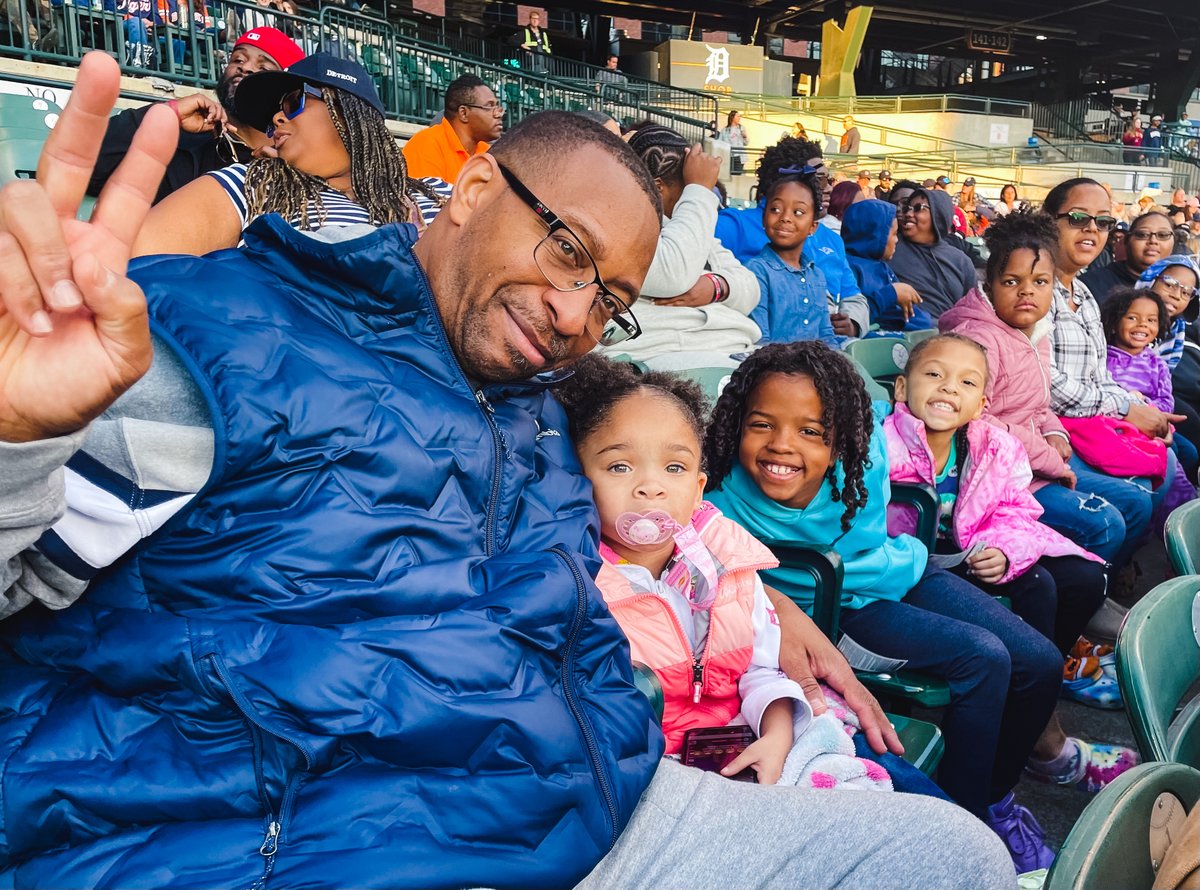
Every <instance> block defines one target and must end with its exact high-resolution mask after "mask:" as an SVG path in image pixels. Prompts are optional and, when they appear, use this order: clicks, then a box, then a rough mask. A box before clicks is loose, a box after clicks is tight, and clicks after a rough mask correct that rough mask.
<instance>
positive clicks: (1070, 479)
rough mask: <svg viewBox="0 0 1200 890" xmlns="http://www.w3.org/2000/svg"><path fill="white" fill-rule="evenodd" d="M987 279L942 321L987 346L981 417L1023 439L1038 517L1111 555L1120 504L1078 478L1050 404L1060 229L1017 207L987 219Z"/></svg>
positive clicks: (1118, 536) (1119, 528)
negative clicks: (1051, 317)
mask: <svg viewBox="0 0 1200 890" xmlns="http://www.w3.org/2000/svg"><path fill="white" fill-rule="evenodd" d="M985 237H986V238H987V242H988V246H989V247H990V248H991V255H990V256H989V257H988V265H987V284H986V286H985V289H984V290H979V289H975V290H972V291H971V292H970V293H968V294H967V295H966V296H965V297H963V298H962V299H961V300H959V301H958V303H956V304H955V305H954V307H953V308H952V309H950V310H948V311H947V312H945V313H943V314H942V316H941V318H939V319H938V328H939V329H940V330H941V331H943V332H951V331H952V332H954V333H956V334H962V335H963V336H965V337H968V338H970V339H971V340H974V341H975V342H976V343H979V344H981V345H982V346H983V347H984V348H985V349H986V350H987V356H988V370H989V374H988V381H987V388H986V392H985V395H986V396H987V402H986V408H985V410H984V415H983V417H984V419H985V420H986V421H987V422H988V423H990V424H992V425H994V426H996V427H998V428H1000V429H1002V430H1004V431H1005V432H1007V433H1010V434H1012V435H1013V436H1014V437H1016V439H1017V440H1019V441H1020V443H1021V444H1022V445H1023V446H1024V447H1025V452H1026V454H1027V455H1028V459H1029V466H1030V469H1031V470H1032V479H1031V481H1030V485H1029V488H1030V491H1031V492H1032V493H1033V496H1034V497H1035V498H1037V501H1038V503H1039V504H1041V506H1042V510H1043V514H1042V518H1041V521H1042V523H1043V524H1045V525H1048V526H1049V527H1050V528H1052V529H1054V530H1055V531H1057V532H1060V533H1061V534H1063V535H1065V536H1066V537H1068V538H1070V539H1071V540H1072V541H1074V542H1075V543H1076V544H1078V545H1079V546H1080V547H1082V548H1083V549H1085V550H1087V551H1089V552H1091V553H1094V554H1096V555H1097V556H1099V557H1100V558H1101V559H1103V560H1106V561H1111V560H1112V559H1113V557H1114V556H1116V554H1117V551H1118V550H1120V548H1121V545H1122V543H1124V540H1125V520H1124V518H1123V517H1122V515H1121V513H1120V511H1119V510H1117V508H1116V507H1115V506H1113V505H1112V504H1111V503H1109V502H1108V501H1107V500H1105V499H1104V498H1102V497H1100V496H1099V495H1097V494H1095V493H1093V492H1091V491H1088V490H1085V489H1081V488H1079V487H1078V486H1077V481H1076V476H1075V473H1074V471H1073V470H1072V469H1071V468H1070V466H1069V465H1068V461H1069V460H1070V458H1071V442H1070V438H1069V437H1068V435H1067V433H1066V432H1065V431H1064V430H1063V426H1062V424H1061V423H1060V422H1059V420H1058V418H1057V417H1056V416H1055V415H1054V412H1053V411H1051V410H1050V361H1051V355H1050V345H1051V344H1050V333H1051V323H1050V320H1049V319H1048V318H1047V317H1046V316H1047V313H1048V312H1049V311H1050V304H1051V301H1052V299H1053V291H1054V266H1055V259H1054V258H1055V256H1056V255H1057V251H1058V229H1057V228H1056V227H1055V224H1054V221H1053V220H1052V219H1050V218H1049V217H1048V216H1045V215H1043V214H1034V213H1011V214H1009V215H1008V216H1005V217H1003V218H1002V219H998V220H996V221H995V222H993V223H992V225H990V226H988V229H987V234H986V235H985Z"/></svg>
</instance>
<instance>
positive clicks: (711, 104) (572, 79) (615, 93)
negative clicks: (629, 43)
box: [397, 20, 717, 135]
mask: <svg viewBox="0 0 1200 890" xmlns="http://www.w3.org/2000/svg"><path fill="white" fill-rule="evenodd" d="M443 22H444V20H443ZM397 35H398V37H399V38H400V39H402V40H404V41H406V42H407V43H408V44H410V45H413V46H414V47H424V48H426V49H429V50H431V51H434V52H451V53H452V54H454V55H456V56H459V57H460V58H463V59H464V60H465V61H470V60H477V61H482V62H486V63H488V64H491V65H495V66H500V67H503V68H510V69H513V70H517V71H520V72H522V73H524V74H526V75H532V76H536V77H543V78H548V79H550V80H552V81H556V82H559V83H562V84H564V85H566V86H570V87H574V88H575V89H578V90H593V91H595V92H596V93H597V94H599V95H600V96H601V98H602V100H603V102H604V104H605V105H606V106H609V105H617V106H629V105H634V106H637V107H639V108H640V109H641V110H643V111H644V112H645V115H644V116H648V115H650V114H652V113H661V114H664V115H667V116H668V117H671V118H674V119H677V120H680V121H687V122H688V125H689V130H690V129H694V123H693V122H696V123H700V124H708V123H709V122H711V121H714V120H716V118H717V97H716V96H714V95H711V94H709V93H703V92H700V91H698V90H689V89H684V88H683V87H676V86H672V85H670V84H664V83H658V82H656V81H652V80H645V79H643V78H640V77H637V76H635V75H632V74H626V73H625V72H623V71H609V70H607V69H605V68H600V67H598V66H596V65H591V64H588V63H587V62H581V61H579V60H578V59H568V58H563V57H560V56H538V57H536V58H535V57H532V56H530V55H529V54H528V53H525V52H523V51H522V50H521V49H520V48H519V47H517V46H514V45H510V44H506V43H503V42H501V41H497V40H487V39H484V38H480V37H475V36H473V35H468V34H462V33H461V32H460V33H457V34H455V33H452V32H449V31H447V30H445V27H444V25H443V27H442V28H441V29H438V28H434V27H433V26H431V25H427V24H425V23H416V22H401V23H399V24H398V25H397ZM685 135H686V134H685Z"/></svg>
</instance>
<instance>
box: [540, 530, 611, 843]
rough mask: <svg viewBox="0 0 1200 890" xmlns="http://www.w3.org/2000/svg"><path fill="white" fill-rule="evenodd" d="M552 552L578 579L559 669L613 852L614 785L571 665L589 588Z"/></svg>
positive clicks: (562, 553) (575, 569) (563, 557)
mask: <svg viewBox="0 0 1200 890" xmlns="http://www.w3.org/2000/svg"><path fill="white" fill-rule="evenodd" d="M550 552H551V553H553V554H554V555H556V556H557V557H558V558H559V559H561V560H562V561H563V562H565V563H566V564H567V567H568V568H570V570H571V575H572V576H573V577H574V578H575V616H574V618H573V619H572V620H571V630H570V632H569V633H568V634H567V646H566V650H565V651H564V653H563V660H562V666H561V667H560V668H559V677H560V679H561V680H562V687H563V697H564V698H565V699H566V702H567V707H568V708H569V709H570V711H571V716H573V717H574V718H575V722H576V723H577V724H578V725H579V730H580V732H581V733H582V734H583V740H584V743H585V744H586V745H587V750H588V757H589V759H590V760H591V762H592V772H593V773H595V774H596V780H597V781H598V782H599V783H600V794H601V795H602V796H603V797H604V803H605V805H606V806H607V807H608V821H609V825H610V826H612V831H611V834H610V836H609V841H608V848H609V849H610V850H611V849H612V848H613V847H614V846H615V845H616V843H617V837H618V835H619V832H618V830H617V821H618V817H617V805H616V801H615V800H614V799H613V792H612V786H611V785H610V783H609V780H608V775H607V774H606V773H605V771H604V765H603V763H602V761H601V759H600V746H599V745H598V744H597V743H596V738H595V736H594V735H592V729H591V726H589V725H588V722H587V719H586V718H585V717H584V714H583V708H582V707H581V706H580V704H579V699H578V697H577V696H576V694H575V686H574V683H573V680H572V676H571V674H572V672H571V666H572V664H573V663H574V660H575V645H576V643H577V642H578V641H579V634H580V632H581V631H582V629H583V619H584V615H585V614H586V613H587V585H586V584H585V582H584V580H583V575H582V573H580V571H579V568H578V567H577V566H576V565H575V561H574V560H573V559H571V557H570V556H569V555H568V554H567V552H566V551H565V550H563V549H562V548H560V547H551V548H550Z"/></svg>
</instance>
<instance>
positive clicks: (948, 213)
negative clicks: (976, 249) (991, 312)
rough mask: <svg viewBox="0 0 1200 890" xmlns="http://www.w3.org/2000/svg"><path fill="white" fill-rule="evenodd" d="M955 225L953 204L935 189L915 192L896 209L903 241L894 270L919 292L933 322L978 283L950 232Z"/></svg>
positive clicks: (897, 251) (895, 259)
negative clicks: (953, 241) (953, 223)
mask: <svg viewBox="0 0 1200 890" xmlns="http://www.w3.org/2000/svg"><path fill="white" fill-rule="evenodd" d="M897 188H899V186H897ZM893 191H894V189H893ZM953 220H954V200H953V199H952V198H951V197H950V196H949V195H948V194H946V193H945V192H942V191H938V190H936V189H928V190H926V189H923V188H921V189H914V190H913V191H912V192H911V193H910V194H909V196H908V198H907V199H906V200H904V201H902V202H900V203H898V204H897V205H896V221H897V223H898V227H899V232H900V241H899V242H898V243H897V244H896V252H895V254H893V256H892V261H891V267H892V271H893V272H895V273H896V278H898V279H899V280H900V281H902V282H904V283H905V284H907V285H910V286H911V287H913V288H915V289H916V291H917V293H919V294H920V295H921V301H922V302H921V308H922V309H924V310H925V311H926V312H928V313H929V314H930V315H931V316H932V317H933V318H935V319H936V318H937V317H938V316H939V315H941V314H942V313H943V312H945V311H946V310H947V309H949V308H950V307H951V306H953V305H954V304H955V303H957V302H958V301H959V300H960V299H962V297H963V295H964V294H966V293H967V292H968V291H970V290H971V289H972V288H974V287H975V283H976V279H975V266H974V264H973V263H972V262H971V259H970V257H968V256H967V255H966V253H964V252H963V251H962V250H960V249H959V248H958V247H955V246H954V244H953V243H952V242H951V240H950V239H951V238H952V237H955V236H953V235H951V233H950V227H951V224H952V222H953Z"/></svg>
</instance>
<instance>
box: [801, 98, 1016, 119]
mask: <svg viewBox="0 0 1200 890" xmlns="http://www.w3.org/2000/svg"><path fill="white" fill-rule="evenodd" d="M792 108H793V109H794V110H795V111H799V112H809V113H811V114H823V115H829V116H845V115H847V114H900V113H905V112H909V113H911V112H922V111H925V112H930V111H934V112H945V111H953V112H960V113H965V114H991V115H999V116H1003V117H1032V115H1033V108H1032V104H1031V103H1029V102H1020V101H1017V100H1013V99H989V98H988V97H986V96H960V95H955V94H953V93H939V94H929V95H913V96H801V97H797V98H796V99H795V100H794V101H793V104H792Z"/></svg>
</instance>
